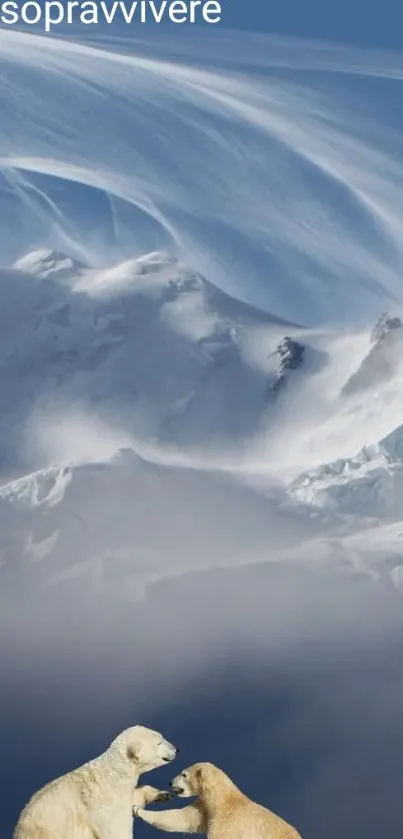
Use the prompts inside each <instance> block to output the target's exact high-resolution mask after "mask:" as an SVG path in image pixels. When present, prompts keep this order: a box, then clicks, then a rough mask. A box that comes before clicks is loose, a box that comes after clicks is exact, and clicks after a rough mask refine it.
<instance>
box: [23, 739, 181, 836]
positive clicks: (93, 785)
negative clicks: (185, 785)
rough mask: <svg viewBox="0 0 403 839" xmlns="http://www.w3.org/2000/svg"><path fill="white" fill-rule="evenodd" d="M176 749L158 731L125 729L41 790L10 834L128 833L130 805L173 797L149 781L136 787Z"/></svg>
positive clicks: (78, 834)
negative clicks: (98, 752)
mask: <svg viewBox="0 0 403 839" xmlns="http://www.w3.org/2000/svg"><path fill="white" fill-rule="evenodd" d="M177 751H178V750H177V748H176V747H175V746H172V744H171V743H168V741H167V740H165V739H164V737H163V736H162V734H159V733H158V732H157V731H151V730H150V729H149V728H143V727H142V726H134V727H133V728H128V729H126V731H123V732H122V733H121V734H119V736H118V737H116V739H115V740H114V741H113V742H112V743H111V745H110V746H109V748H108V749H107V750H106V752H104V753H103V754H102V755H100V757H97V758H95V759H94V760H90V761H89V762H88V763H85V764H84V765H83V766H80V767H79V768H78V769H74V770H73V771H72V772H68V773H67V774H66V775H63V776H62V777H61V778H58V779H57V780H55V781H51V782H50V783H49V784H47V785H46V786H45V787H43V789H41V790H39V792H37V793H36V794H35V795H34V796H33V798H31V800H30V801H29V802H28V804H27V805H26V807H25V808H24V810H23V811H22V813H21V815H20V818H19V821H18V823H17V825H16V828H15V830H14V834H13V839H132V830H133V807H135V806H136V807H138V806H145V805H146V804H151V803H152V802H153V801H161V800H162V801H166V800H168V798H170V797H171V796H170V795H169V793H163V792H159V790H157V789H154V788H153V787H149V786H146V787H140V788H138V789H135V787H136V785H137V782H138V779H139V777H140V775H142V773H143V772H150V771H151V770H152V769H157V767H158V766H162V765H163V764H164V763H169V762H170V761H171V760H173V759H174V758H175V757H176V754H177Z"/></svg>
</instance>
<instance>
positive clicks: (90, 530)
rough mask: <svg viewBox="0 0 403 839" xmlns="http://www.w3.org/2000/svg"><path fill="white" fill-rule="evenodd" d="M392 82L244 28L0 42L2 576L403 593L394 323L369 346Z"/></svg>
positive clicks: (395, 246)
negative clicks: (263, 576) (291, 572)
mask: <svg viewBox="0 0 403 839" xmlns="http://www.w3.org/2000/svg"><path fill="white" fill-rule="evenodd" d="M402 81H403V60H402V59H401V58H399V57H393V56H392V57H390V56H383V55H382V54H380V53H379V54H375V53H371V52H367V53H364V52H359V51H357V50H353V49H352V48H351V49H347V48H346V49H336V48H334V47H333V48H330V47H326V46H320V45H312V44H303V43H302V42H301V43H298V42H295V43H291V42H285V41H282V40H280V39H270V38H268V37H267V38H266V37H259V36H253V35H250V36H245V35H244V34H243V35H242V48H241V46H240V42H239V41H238V36H237V35H235V34H227V35H225V36H223V35H211V34H210V33H209V34H206V35H205V36H203V43H201V41H200V40H198V39H195V40H194V41H193V36H191V35H190V36H189V40H188V41H186V44H185V43H184V42H180V41H177V40H176V39H173V38H171V37H168V35H167V34H165V35H164V37H162V36H161V38H157V39H155V40H154V41H153V43H151V42H148V41H147V40H141V39H140V38H138V37H134V36H131V37H130V38H129V37H124V36H121V37H119V38H118V37H116V38H115V37H114V38H106V37H100V36H98V38H97V39H95V38H94V37H93V38H91V39H90V38H87V41H86V42H84V40H83V39H82V34H81V40H80V38H79V37H78V35H77V37H76V39H75V40H74V39H73V38H70V39H69V40H63V39H60V38H52V37H45V36H43V35H39V34H34V33H32V32H25V31H24V32H23V31H15V30H13V31H11V30H0V98H1V103H2V119H1V124H0V247H1V253H2V258H1V263H2V265H3V267H2V268H1V269H0V406H1V414H0V416H1V419H0V476H1V485H0V525H1V527H0V576H2V578H3V580H4V581H5V583H7V584H10V581H11V585H14V584H15V580H17V578H18V579H19V580H20V581H21V580H22V581H23V582H22V584H23V585H24V586H25V585H26V586H27V587H29V586H39V587H40V586H49V585H51V584H56V583H57V584H59V585H65V586H66V585H67V586H71V585H73V586H74V585H76V584H77V585H80V586H81V585H82V583H83V579H85V580H86V583H87V584H88V585H89V589H90V590H91V592H96V591H99V590H100V589H104V588H105V587H108V588H109V589H110V590H111V591H112V590H113V591H115V592H116V594H118V595H119V596H122V595H123V593H124V594H125V595H127V596H130V597H136V596H138V593H139V591H140V592H141V590H142V589H143V587H144V586H146V585H147V584H148V583H149V582H152V581H155V580H159V579H165V578H167V577H170V576H174V575H176V574H181V573H183V572H185V571H189V570H191V571H194V570H200V569H204V568H208V567H216V566H231V565H242V564H245V565H249V564H253V563H258V562H259V563H260V562H268V561H281V559H282V558H283V557H287V558H288V559H289V558H295V559H296V560H299V561H302V560H308V559H310V560H315V559H316V558H318V559H319V560H320V561H323V560H324V559H327V560H331V561H335V562H337V561H339V562H341V563H342V564H345V563H347V564H349V565H351V566H353V567H354V568H359V569H360V571H368V572H369V573H370V574H371V576H374V575H375V576H376V577H377V578H378V576H381V577H382V578H386V579H387V580H388V582H389V583H392V584H393V585H395V586H396V587H397V588H399V589H400V588H403V583H402V575H401V567H402V563H401V559H400V557H401V547H402V546H401V538H402V537H401V533H402V532H403V522H402V519H403V510H402V503H401V498H402V490H403V468H402V457H403V455H402V450H403V443H402V440H403V432H402V422H403V391H402V387H401V382H402V373H403V370H402V364H403V362H402V353H401V332H400V330H397V331H396V333H395V334H394V335H393V336H392V335H390V336H387V338H386V339H385V340H384V341H375V342H371V331H372V328H373V326H374V324H375V321H376V320H377V319H378V318H379V316H380V315H381V313H382V312H383V311H392V312H393V314H399V312H400V310H401V308H402V303H403V282H402V261H403V259H402V258H403V244H402V243H403V236H402V221H401V185H402V179H401V137H402V131H401V128H402V125H401V123H402V117H401V115H400V111H399V109H398V108H397V103H398V102H399V101H400V98H401V87H402ZM286 336H287V337H290V338H292V340H293V341H295V342H298V344H301V345H302V346H303V347H304V356H303V360H302V362H301V364H299V365H298V367H297V368H296V369H286V370H284V368H283V366H282V363H281V360H280V357H279V355H278V353H277V352H276V348H277V347H278V345H279V343H280V342H281V341H282V340H283V339H284V338H285V337H286ZM374 569H375V570H374ZM379 569H381V570H379ZM21 572H23V573H22V574H21ZM20 584H21V582H20Z"/></svg>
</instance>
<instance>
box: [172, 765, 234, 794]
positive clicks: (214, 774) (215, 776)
mask: <svg viewBox="0 0 403 839" xmlns="http://www.w3.org/2000/svg"><path fill="white" fill-rule="evenodd" d="M223 778H226V776H225V775H224V773H223V772H222V771H221V769H218V767H217V766H214V764H213V763H194V764H193V766H189V767H188V768H187V769H184V770H183V772H181V773H180V775H177V776H176V778H174V779H173V781H171V783H170V786H171V787H172V789H173V791H174V792H175V793H176V795H177V796H179V798H191V797H193V796H195V795H197V796H202V795H203V794H204V793H205V792H206V790H207V789H208V788H209V787H211V786H212V785H215V784H216V783H218V782H220V783H222V779H223Z"/></svg>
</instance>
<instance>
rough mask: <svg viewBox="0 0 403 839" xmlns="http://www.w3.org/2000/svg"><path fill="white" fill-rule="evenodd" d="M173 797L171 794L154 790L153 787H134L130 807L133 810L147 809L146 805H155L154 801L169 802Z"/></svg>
mask: <svg viewBox="0 0 403 839" xmlns="http://www.w3.org/2000/svg"><path fill="white" fill-rule="evenodd" d="M174 797H175V796H174V795H173V793H171V792H165V791H164V790H160V789H156V788H155V787H150V786H148V785H147V786H144V787H136V788H135V789H134V790H133V797H132V807H133V815H134V810H135V809H136V808H138V807H147V804H155V802H156V801H170V800H171V798H174Z"/></svg>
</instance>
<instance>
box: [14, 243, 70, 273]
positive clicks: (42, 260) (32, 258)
mask: <svg viewBox="0 0 403 839" xmlns="http://www.w3.org/2000/svg"><path fill="white" fill-rule="evenodd" d="M13 267H14V268H15V269H16V270H17V271H23V272H24V273H26V274H33V275H34V276H35V277H39V279H42V280H45V279H52V280H70V279H72V278H74V277H77V276H78V275H80V274H81V272H82V271H84V270H85V265H84V264H83V263H81V262H78V261H77V260H76V259H73V257H72V256H68V255H67V254H65V253H61V252H60V251H55V250H51V249H47V248H43V249H41V250H37V251H32V252H31V253H27V254H25V256H23V257H21V259H18V260H17V262H15V263H14V266H13Z"/></svg>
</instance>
